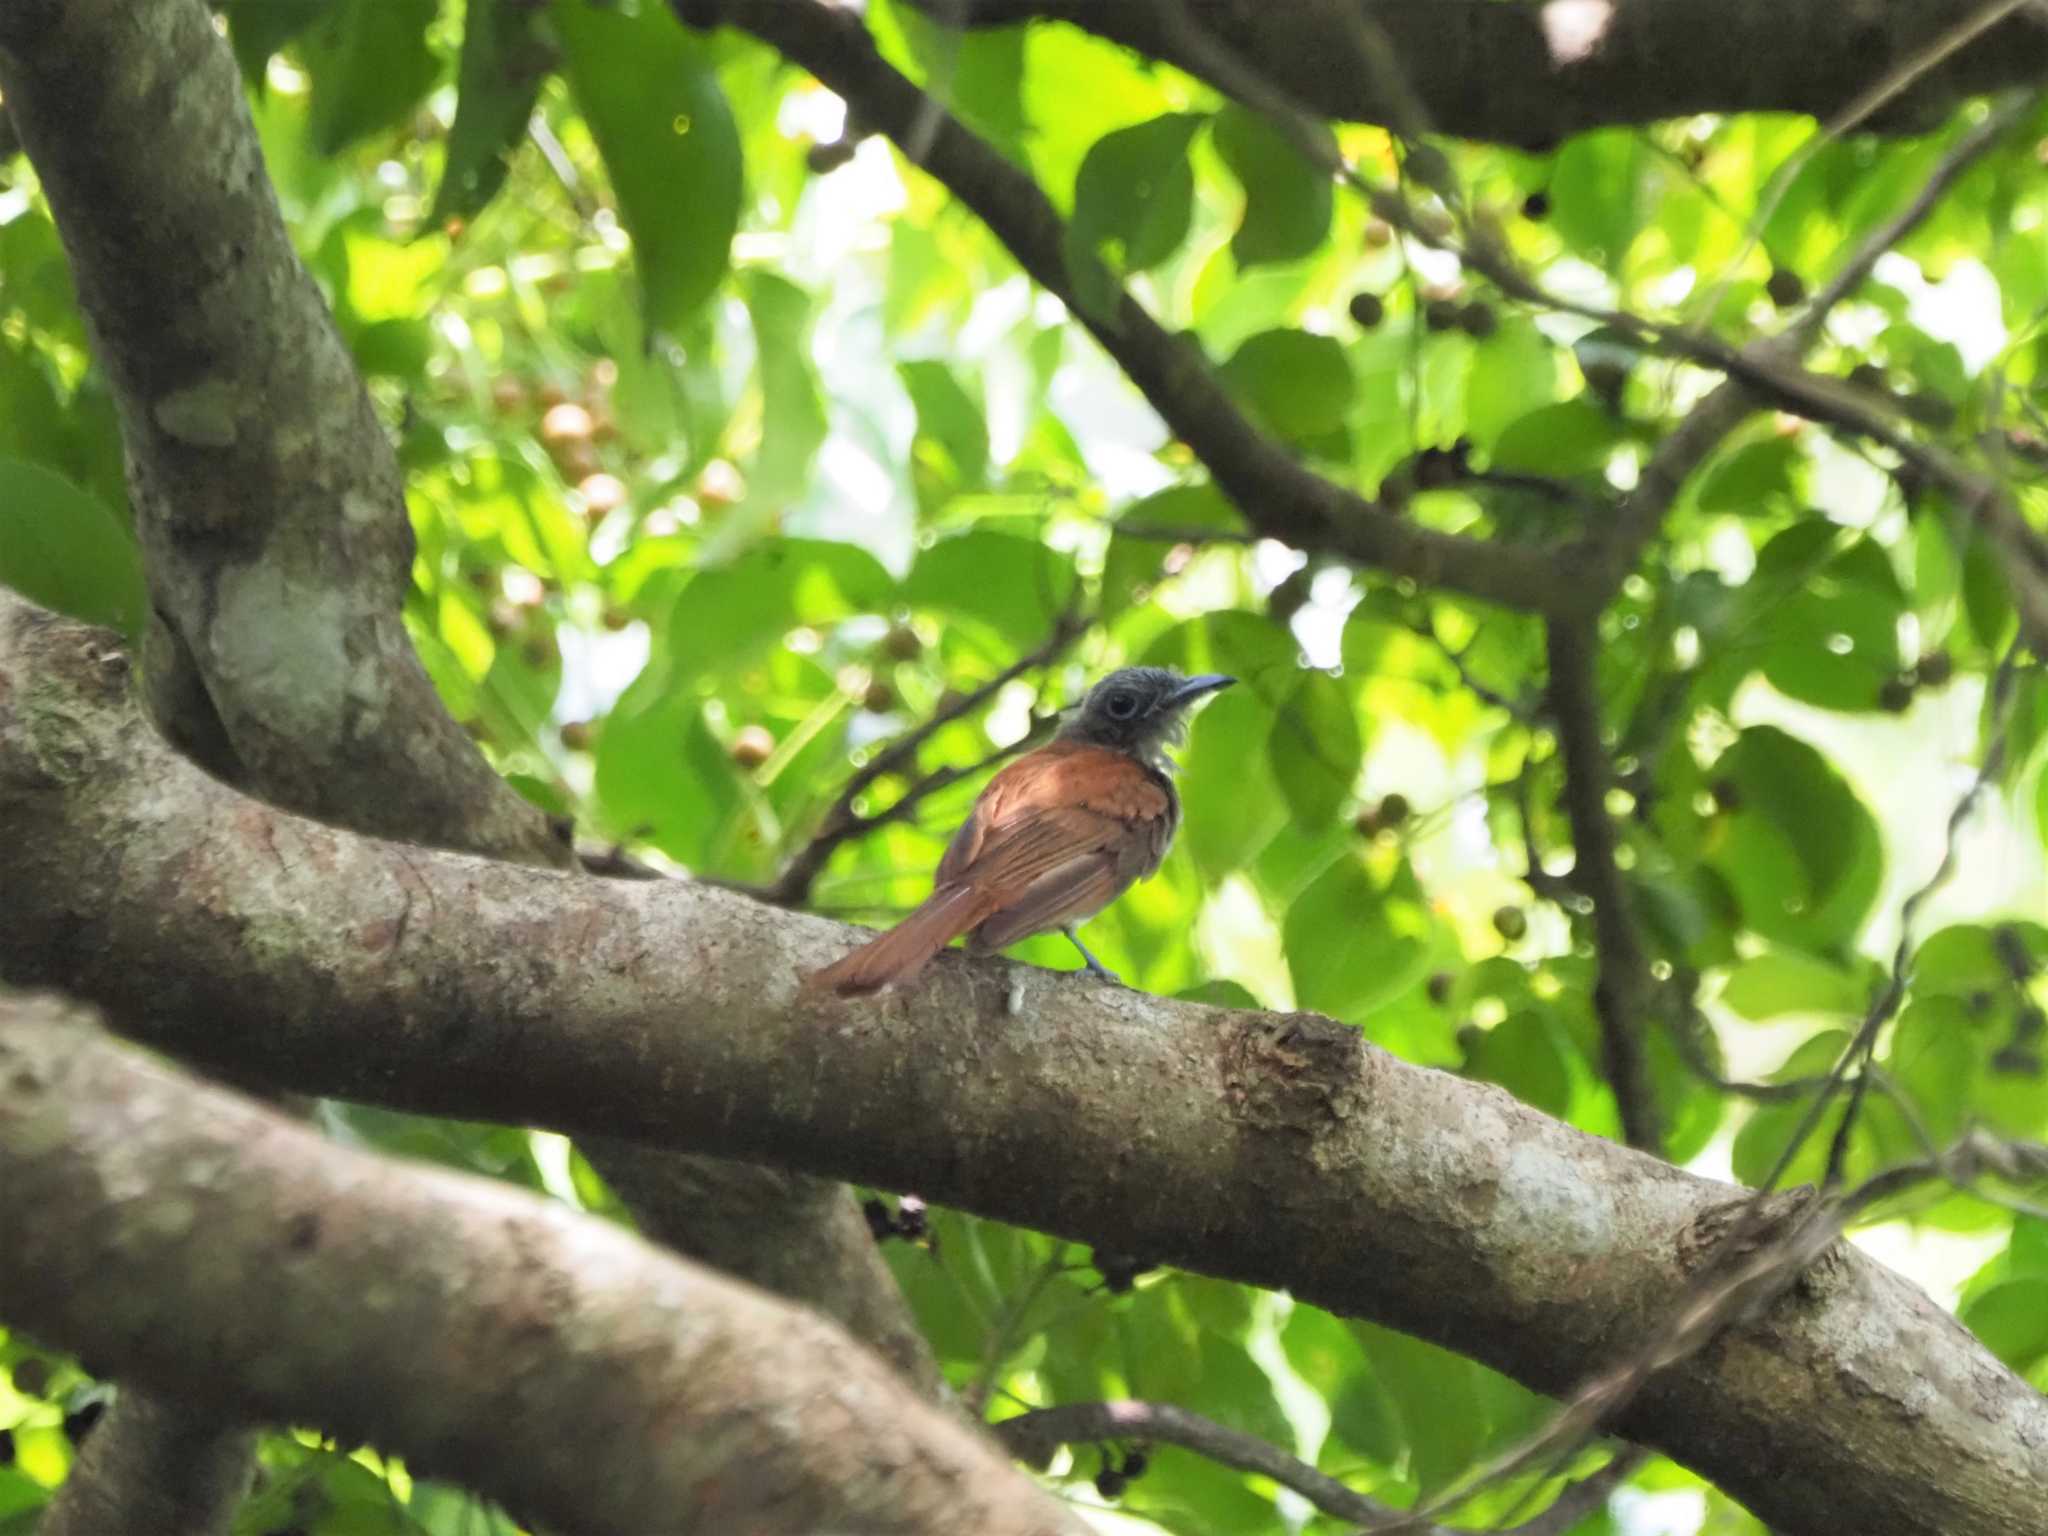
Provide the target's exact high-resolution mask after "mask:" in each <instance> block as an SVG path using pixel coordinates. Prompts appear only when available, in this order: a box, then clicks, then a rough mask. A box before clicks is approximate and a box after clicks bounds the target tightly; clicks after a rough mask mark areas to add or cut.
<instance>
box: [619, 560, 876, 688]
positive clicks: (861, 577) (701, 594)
mask: <svg viewBox="0 0 2048 1536" xmlns="http://www.w3.org/2000/svg"><path fill="white" fill-rule="evenodd" d="M892 587H893V584H892V583H891V582H890V580H889V574H888V572H886V571H885V570H883V569H882V567H881V565H880V563H879V562H877V561H876V559H875V557H874V556H873V555H871V554H869V553H868V552H867V551H866V550H864V549H861V548H859V547H858V546H857V545H853V544H836V543H828V542H826V541H824V540H819V539H769V540H766V541H764V542H763V543H761V544H759V545H757V546H756V547H755V548H753V549H751V550H749V551H748V552H747V553H745V554H743V555H741V556H740V557H739V558H738V559H736V560H734V561H732V562H731V563H730V564H727V565H722V566H713V567H712V568H710V569H708V570H701V571H699V572H698V573H697V574H696V575H695V576H693V577H692V578H691V579H690V582H689V584H688V585H687V586H685V587H684V588H683V590H682V595H681V596H680V597H679V598H678V599H677V600H676V604H675V611H674V613H673V614H672V615H671V616H670V619H669V634H670V639H669V655H670V657H671V658H672V659H673V661H674V663H675V666H676V668H677V669H678V671H679V673H680V675H681V677H682V679H683V680H684V681H685V682H689V681H694V680H696V679H698V678H700V677H703V676H705V675H706V674H709V673H710V672H711V671H712V670H713V669H715V668H717V667H720V666H725V665H729V664H731V663H732V662H734V661H737V660H742V659H745V658H748V657H750V656H752V655H753V654H755V653H756V652H757V651H758V650H759V649H760V648H761V647H762V646H764V645H767V644H768V643H769V642H771V641H773V640H777V639H780V638H781V637H782V636H783V635H784V634H785V633H787V632H788V631H789V630H791V629H793V628H795V627H796V626H797V625H799V624H811V625H816V624H826V623H830V622H832V621H833V620H835V619H841V618H845V617H846V616H847V615H849V614H854V613H876V612H880V611H881V610H882V609H884V608H885V607H887V606H888V603H889V600H890V596H891V592H892ZM636 686H637V685H636Z"/></svg>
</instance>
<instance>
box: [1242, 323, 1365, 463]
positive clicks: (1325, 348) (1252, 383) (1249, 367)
mask: <svg viewBox="0 0 2048 1536" xmlns="http://www.w3.org/2000/svg"><path fill="white" fill-rule="evenodd" d="M1220 372H1221V373H1222V376H1223V382H1224V384H1225V386H1226V387H1227V388H1228V389H1229V390H1230V392H1231V393H1232V394H1233V395H1235V396H1237V398H1238V399H1239V400H1241V401H1243V402H1244V404H1245V405H1246V407H1247V408H1249V409H1250V411H1251V413H1252V415H1253V417H1254V418H1255V419H1257V421H1258V422H1259V423H1260V424H1261V425H1262V426H1264V427H1265V428H1266V430H1267V431H1269V432H1271V433H1273V434H1274V435H1275V436H1276V437H1283V438H1286V439H1288V440H1289V441H1290V442H1297V443H1298V442H1305V441H1307V440H1309V439H1311V438H1319V437H1323V436H1325V435H1326V434H1329V433H1332V432H1336V431H1339V430H1340V429H1341V428H1342V427H1343V425H1344V419H1345V416H1346V414H1347V413H1348V411H1349V409H1350V405H1351V384H1352V380H1351V361H1350V359H1349V358H1347V357H1346V356H1345V355H1344V348H1343V347H1342V346H1340V345H1339V344H1338V343H1337V342H1336V341H1335V340H1333V339H1332V338H1331V337H1328V336H1315V335H1311V334H1310V333H1309V332H1307V331H1294V330H1274V331H1262V332H1260V333H1259V334H1258V335H1257V336H1253V337H1250V338H1249V339H1247V340H1246V341H1245V343H1244V344H1243V345H1242V346H1240V347H1239V348H1238V349H1237V350H1236V351H1235V352H1234V353H1232V354H1231V356H1230V359H1229V361H1227V362H1226V363H1224V365H1223V367H1222V369H1221V370H1220Z"/></svg>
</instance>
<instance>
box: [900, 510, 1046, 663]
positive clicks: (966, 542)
mask: <svg viewBox="0 0 2048 1536" xmlns="http://www.w3.org/2000/svg"><path fill="white" fill-rule="evenodd" d="M1076 580H1077V578H1076V577H1075V575H1074V566H1073V562H1072V561H1071V560H1069V559H1068V558H1067V557H1066V556H1065V555H1063V554H1061V553H1059V552H1058V551H1056V550H1052V549H1048V548H1047V547H1046V546H1045V545H1044V544H1042V543H1040V542H1038V541H1037V540H1034V539H1022V538H1018V537H1017V536H1015V535H1014V534H1008V533H996V532H993V531H990V530H986V529H978V528H977V529H973V530H970V531H969V532H967V533H962V534H956V535H954V536H953V537H952V538H950V539H941V540H939V541H938V542H937V543H936V544H934V545H932V546H931V547H930V548H929V549H927V550H925V551H924V552H923V553H922V554H920V555H919V556H918V557H917V564H916V565H914V566H912V567H911V570H910V575H909V577H908V578H906V579H905V581H904V583H903V600H904V601H905V602H906V603H908V604H910V606H912V607H913V608H922V609H927V610H930V611H932V612H935V613H946V614H952V615H954V616H956V617H960V618H967V619H973V620H977V621H979V622H980V623H983V624H986V625H988V626H989V627H990V628H991V629H993V630H994V631H995V632H996V633H997V634H999V635H1001V636H1002V637H1003V638H1004V639H1005V640H1007V641H1009V642H1010V643H1011V644H1013V645H1015V646H1017V647H1018V648H1019V649H1022V650H1028V649H1030V648H1031V647H1033V646H1036V645H1040V644H1043V643H1044V641H1045V639H1046V637H1047V636H1048V635H1049V634H1051V633H1052V628H1053V624H1054V622H1055V621H1056V620H1057V619H1058V617H1059V616H1060V614H1062V613H1063V612H1065V611H1066V609H1067V608H1068V606H1069V605H1070V604H1071V603H1072V601H1073V597H1074V588H1075V585H1076Z"/></svg>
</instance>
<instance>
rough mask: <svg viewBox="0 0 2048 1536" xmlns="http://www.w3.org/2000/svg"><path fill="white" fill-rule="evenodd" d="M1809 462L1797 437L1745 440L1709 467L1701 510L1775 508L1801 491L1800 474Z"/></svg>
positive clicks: (1702, 488) (1755, 512)
mask: <svg viewBox="0 0 2048 1536" xmlns="http://www.w3.org/2000/svg"><path fill="white" fill-rule="evenodd" d="M1805 462H1806V455H1805V452H1804V450H1803V449H1802V448H1801V447H1800V445H1799V442H1798V441H1797V439H1795V438H1790V437H1781V436H1779V435H1777V434H1776V433H1773V434H1772V435H1771V436H1769V437H1766V438H1764V439H1762V440H1760V441H1758V442H1751V443H1745V444H1743V445H1742V446H1741V447H1740V448H1737V449H1736V450H1735V451H1734V452H1733V453H1729V454H1725V455H1723V456H1722V457H1721V458H1720V459H1718V460H1716V461H1715V462H1714V464H1713V465H1712V466H1711V467H1710V468H1709V469H1708V470H1707V473H1706V478H1705V479H1703V480H1702V481H1701V482H1700V489H1699V502H1698V504H1699V509H1700V510H1701V511H1702V512H1736V513H1740V514H1742V515H1744V516H1756V515H1758V514H1761V513H1765V512H1770V511H1773V510H1775V509H1777V508H1778V507H1780V506H1782V505H1783V503H1784V502H1785V500H1786V499H1788V498H1790V497H1792V496H1794V495H1796V494H1797V483H1796V475H1797V472H1798V470H1799V469H1800V467H1801V466H1803V465H1804V464H1805Z"/></svg>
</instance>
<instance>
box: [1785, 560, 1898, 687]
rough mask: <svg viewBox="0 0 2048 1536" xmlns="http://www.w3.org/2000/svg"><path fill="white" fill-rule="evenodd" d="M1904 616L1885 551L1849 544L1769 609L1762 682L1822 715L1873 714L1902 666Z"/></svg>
mask: <svg viewBox="0 0 2048 1536" xmlns="http://www.w3.org/2000/svg"><path fill="white" fill-rule="evenodd" d="M1905 609H1906V600H1905V595H1904V593H1902V592H1901V591H1900V589H1899V584H1898V578H1897V577H1896V576H1894V575H1893V574H1892V569H1891V565H1890V562H1889V561H1887V560H1886V559H1885V556H1884V552H1883V551H1882V550H1880V549H1879V548H1878V547H1877V546H1876V545H1875V544H1873V543H1871V542H1870V541H1869V540H1862V541H1859V542H1858V543H1855V544H1852V545H1850V546H1849V548H1847V549H1846V550H1844V551H1843V552H1842V553H1841V554H1840V555H1838V556H1836V557H1835V558H1834V559H1833V560H1831V561H1829V562H1828V563H1827V564H1826V565H1825V566H1823V567H1822V568H1821V569H1820V570H1819V571H1817V572H1815V573H1814V574H1813V575H1812V576H1810V577H1809V578H1808V579H1807V580H1806V582H1805V583H1803V584H1802V585H1801V586H1800V587H1799V589H1798V590H1796V591H1793V592H1790V593H1787V594H1784V595H1783V596H1781V597H1780V598H1779V599H1778V600H1777V601H1775V602H1774V603H1773V604H1772V605H1771V607H1770V608H1769V610H1768V612H1767V615H1766V617H1765V618H1764V620H1763V623H1762V626H1761V627H1762V628H1763V630H1764V634H1763V636H1762V637H1761V638H1762V639H1763V642H1764V645H1765V650H1764V654H1763V668H1762V670H1763V674H1764V678H1765V680H1766V681H1767V682H1769V683H1770V685H1771V686H1772V687H1773V688H1776V689H1777V690H1778V691H1779V692H1780V693H1782V694H1785V695H1786V696H1787V697H1790V698H1794V699H1798V700H1799V701H1800V702H1801V703H1803V704H1812V705H1815V706H1816V707H1818V708H1821V709H1839V710H1873V709H1877V708H1879V707H1880V705H1881V703H1882V700H1883V690H1884V688H1885V685H1886V684H1887V683H1889V682H1891V681H1892V680H1893V679H1894V678H1895V677H1896V676H1897V675H1898V673H1899V671H1900V669H1901V668H1902V667H1903V666H1904V665H1905V658H1904V657H1903V656H1901V655H1900V654H1899V621H1900V619H1901V618H1902V617H1904V614H1905Z"/></svg>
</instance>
